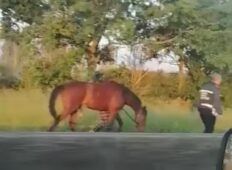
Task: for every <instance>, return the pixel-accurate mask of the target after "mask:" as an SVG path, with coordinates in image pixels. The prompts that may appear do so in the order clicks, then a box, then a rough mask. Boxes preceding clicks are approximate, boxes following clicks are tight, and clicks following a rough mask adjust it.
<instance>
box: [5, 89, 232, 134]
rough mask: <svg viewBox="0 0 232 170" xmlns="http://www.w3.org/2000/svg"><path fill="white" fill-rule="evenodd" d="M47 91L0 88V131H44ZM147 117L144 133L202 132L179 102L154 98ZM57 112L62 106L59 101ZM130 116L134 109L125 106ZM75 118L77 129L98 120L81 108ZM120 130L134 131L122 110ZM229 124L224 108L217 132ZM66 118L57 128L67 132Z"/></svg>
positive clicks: (85, 128) (229, 112)
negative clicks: (122, 124)
mask: <svg viewBox="0 0 232 170" xmlns="http://www.w3.org/2000/svg"><path fill="white" fill-rule="evenodd" d="M48 98H49V94H48V93H47V94H44V93H42V92H41V91H40V90H27V91H26V90H20V91H14V90H0V130H1V131H46V129H47V128H48V127H49V125H50V124H51V122H52V120H53V119H52V117H51V116H50V115H49V112H48V107H47V106H48ZM147 106H148V111H149V113H148V117H147V126H146V130H145V131H146V132H201V131H202V128H203V127H202V123H201V121H200V119H199V115H198V113H197V112H196V111H194V112H193V111H190V109H189V105H188V104H187V103H183V102H180V101H173V102H169V103H167V102H164V101H159V102H157V101H154V102H149V104H148V103H147ZM57 109H58V111H60V110H61V106H60V104H59V102H58V108H57ZM127 110H128V111H129V113H130V114H131V116H133V112H132V111H131V110H130V109H128V108H127ZM81 113H82V114H80V116H79V117H78V124H77V128H78V130H79V131H89V130H90V129H92V128H93V127H94V126H95V125H96V124H97V123H98V122H99V119H98V115H97V112H95V111H91V110H88V109H83V110H82V111H81ZM120 115H121V116H122V118H123V121H124V126H123V131H125V132H133V131H135V127H134V123H133V122H132V121H131V120H130V119H129V118H128V116H127V115H125V114H124V112H121V113H120ZM231 126H232V110H230V109H228V110H225V113H224V116H223V117H220V118H219V119H218V121H217V124H216V132H224V131H225V130H226V129H228V128H229V127H231ZM67 130H68V126H67V121H64V122H62V123H61V124H60V125H59V127H58V129H57V131H67Z"/></svg>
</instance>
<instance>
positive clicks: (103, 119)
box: [93, 111, 109, 132]
mask: <svg viewBox="0 0 232 170" xmlns="http://www.w3.org/2000/svg"><path fill="white" fill-rule="evenodd" d="M108 115H109V113H108V112H106V111H104V112H103V111H102V112H100V119H101V123H99V124H98V125H96V126H95V127H94V128H93V131H94V132H99V131H101V130H103V129H104V128H105V127H106V123H107V120H108Z"/></svg>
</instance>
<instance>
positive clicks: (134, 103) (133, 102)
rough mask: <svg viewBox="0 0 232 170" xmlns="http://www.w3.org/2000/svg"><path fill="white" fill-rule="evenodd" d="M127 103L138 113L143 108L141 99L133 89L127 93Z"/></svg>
mask: <svg viewBox="0 0 232 170" xmlns="http://www.w3.org/2000/svg"><path fill="white" fill-rule="evenodd" d="M126 104H127V105H128V106H130V107H131V108H132V109H133V110H134V112H135V113H137V112H138V111H139V110H140V108H141V101H140V99H139V98H138V97H137V96H136V95H135V94H134V93H133V92H131V91H128V92H127V93H126Z"/></svg>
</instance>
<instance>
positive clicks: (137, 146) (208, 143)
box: [0, 133, 222, 170]
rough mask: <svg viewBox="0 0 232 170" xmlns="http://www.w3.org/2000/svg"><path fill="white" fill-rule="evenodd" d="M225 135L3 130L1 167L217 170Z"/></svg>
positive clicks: (29, 169) (23, 169) (24, 169)
mask: <svg viewBox="0 0 232 170" xmlns="http://www.w3.org/2000/svg"><path fill="white" fill-rule="evenodd" d="M221 139H222V134H221V135H220V134H212V135H205V134H139V133H0V170H132V169H133V170H214V169H215V165H216V161H217V156H218V152H219V147H220V142H221Z"/></svg>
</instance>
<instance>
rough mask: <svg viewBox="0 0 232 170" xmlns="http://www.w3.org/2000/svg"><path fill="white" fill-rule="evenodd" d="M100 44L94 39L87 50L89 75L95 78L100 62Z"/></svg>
mask: <svg viewBox="0 0 232 170" xmlns="http://www.w3.org/2000/svg"><path fill="white" fill-rule="evenodd" d="M98 43H99V41H97V40H96V39H93V40H92V41H90V43H89V44H88V47H87V48H86V54H87V65H88V73H89V76H90V77H92V76H93V73H94V70H95V68H96V65H97V61H98V54H97V48H98Z"/></svg>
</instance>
